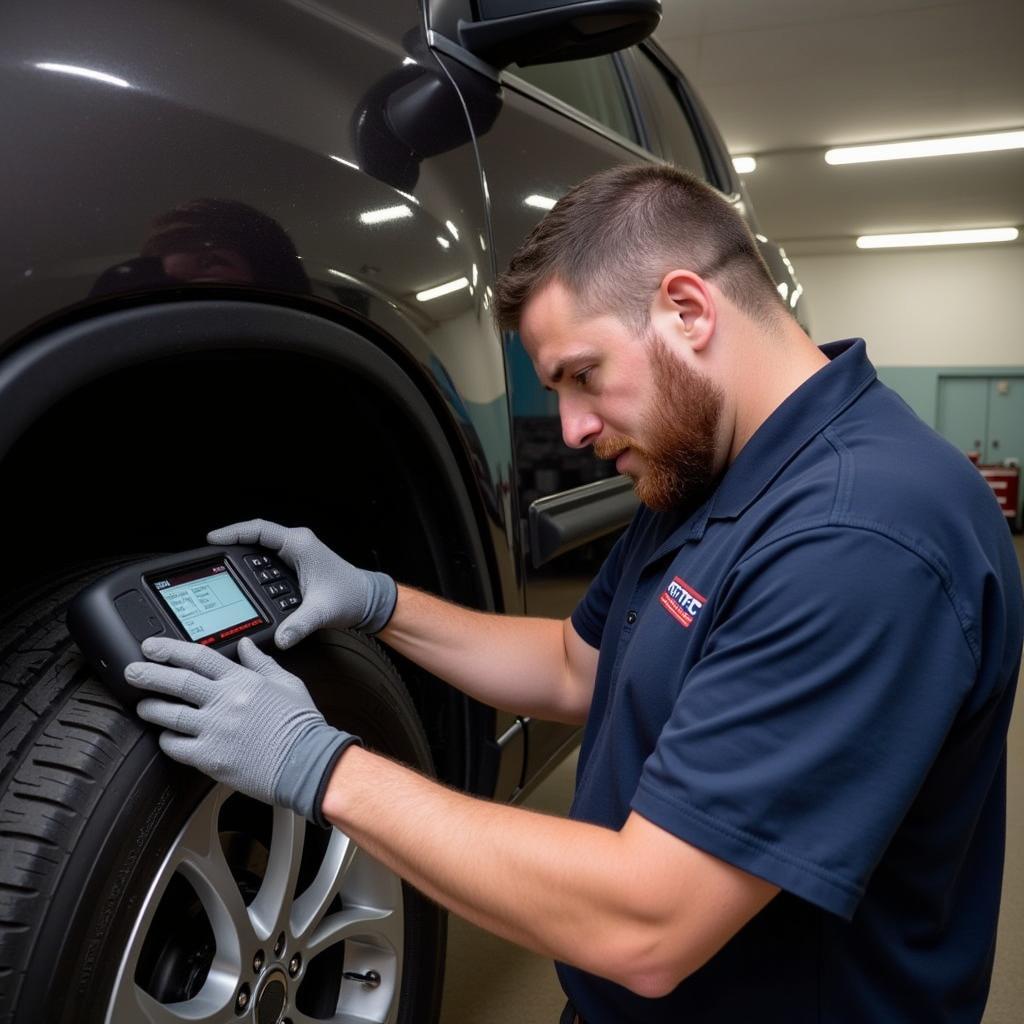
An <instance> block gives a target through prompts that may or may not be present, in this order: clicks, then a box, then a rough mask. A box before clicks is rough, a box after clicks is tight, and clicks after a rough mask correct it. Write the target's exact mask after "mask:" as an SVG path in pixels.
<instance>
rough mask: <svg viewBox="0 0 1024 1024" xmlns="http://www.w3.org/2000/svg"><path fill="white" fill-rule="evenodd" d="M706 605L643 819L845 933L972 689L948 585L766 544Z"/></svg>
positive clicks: (911, 561) (899, 548) (927, 571)
mask: <svg viewBox="0 0 1024 1024" xmlns="http://www.w3.org/2000/svg"><path fill="white" fill-rule="evenodd" d="M712 600H713V602H714V604H713V614H714V619H713V622H712V625H711V628H710V630H709V633H708V636H707V638H706V641H705V645H704V649H703V651H702V656H701V659H700V660H699V662H698V663H697V664H696V665H695V666H694V668H693V669H692V670H691V671H690V672H689V673H688V674H687V675H686V677H685V679H684V680H683V682H682V686H681V688H680V690H679V695H678V697H677V699H676V703H675V705H674V707H673V711H672V714H671V716H670V718H669V720H668V721H667V722H666V724H665V726H664V728H663V730H662V732H661V734H660V736H659V738H658V741H657V744H656V746H655V749H654V751H653V752H652V754H651V755H650V757H649V758H648V759H647V761H646V762H645V764H644V768H643V772H642V774H641V778H640V782H639V785H638V788H637V791H636V793H635V795H634V797H633V800H632V807H633V809H634V810H635V811H637V813H639V814H641V815H642V816H643V817H645V818H647V819H648V820H650V821H652V822H654V823H655V824H657V825H658V826H660V827H661V828H664V829H666V830H667V831H669V832H671V833H673V834H675V835H677V836H679V837H680V838H681V839H684V840H686V841H687V842H690V843H692V844H693V845H695V846H698V847H700V848H702V849H704V850H706V851H707V852H709V853H712V854H713V855H715V856H717V857H719V858H721V859H723V860H726V861H728V862H729V863H731V864H734V865H736V866H737V867H740V868H742V869H744V870H746V871H748V872H750V873H751V874H754V875H757V876H759V877H761V878H764V879H766V880H768V881H771V882H773V883H774V884H776V885H778V886H779V887H780V888H782V889H785V890H787V891H789V892H792V893H793V894H795V895H797V896H799V897H801V898H803V899H806V900H808V901H810V902H812V903H815V904H817V905H819V906H821V907H824V908H825V909H827V910H830V911H832V912H834V913H837V914H840V915H842V916H844V917H846V918H849V917H851V916H852V915H853V912H854V910H855V908H856V905H857V903H858V901H859V900H860V897H861V896H862V894H863V892H864V889H865V887H866V885H867V881H868V879H869V877H870V875H871V872H872V870H873V868H874V867H875V865H876V864H877V862H878V861H879V859H880V858H881V856H882V854H883V852H884V851H885V848H886V846H887V845H888V843H889V841H890V839H891V838H892V836H893V834H894V832H895V831H896V829H897V827H898V826H899V824H900V822H901V820H902V819H903V817H904V816H905V814H906V813H907V810H908V808H909V807H910V805H911V803H912V802H913V800H914V797H915V795H916V793H917V792H918V789H919V788H920V786H921V784H922V782H923V781H924V779H925V777H926V775H927V773H928V771H929V768H930V766H931V765H932V763H933V761H934V760H935V757H936V755H937V754H938V751H939V749H940V747H941V745H942V743H943V740H944V738H945V736H946V734H947V732H948V731H949V729H950V726H951V725H952V722H953V720H954V718H955V716H956V714H957V711H958V709H959V707H960V705H961V703H962V702H963V700H964V698H965V696H966V694H967V693H968V692H969V690H970V687H971V684H972V682H973V680H974V678H975V674H976V667H975V662H974V659H973V656H972V653H971V650H970V647H969V646H968V643H967V641H966V639H965V636H964V633H963V630H962V628H961V623H960V619H959V618H958V615H957V613H956V610H955V608H954V605H953V603H952V601H951V598H950V592H949V589H948V584H947V582H946V581H944V579H943V578H942V577H941V576H940V574H939V573H938V572H937V571H936V570H935V569H934V568H933V567H932V566H931V565H929V564H928V563H926V562H925V561H924V560H923V559H922V558H921V557H920V556H919V555H918V554H917V553H915V552H914V551H912V550H910V549H909V548H907V547H905V546H903V545H902V544H900V543H898V542H896V541H894V540H891V539H889V538H888V537H886V536H883V535H882V534H880V533H877V532H874V531H871V530H861V529H856V528H851V527H842V528H840V527H828V528H820V529H814V530H807V531H804V532H800V533H797V534H794V535H790V536H788V537H785V538H782V539H780V540H777V541H775V542H773V543H770V544H767V545H765V546H764V547H762V548H761V549H759V550H758V551H756V552H755V553H753V554H752V555H750V556H748V557H747V558H746V559H745V560H744V561H743V562H741V563H740V564H739V565H738V566H737V567H736V568H735V569H734V570H733V571H732V572H731V573H730V574H729V575H728V577H727V578H726V580H725V582H724V583H723V586H722V588H721V590H720V591H719V593H718V594H717V595H714V596H713V597H712ZM709 610H712V609H709Z"/></svg>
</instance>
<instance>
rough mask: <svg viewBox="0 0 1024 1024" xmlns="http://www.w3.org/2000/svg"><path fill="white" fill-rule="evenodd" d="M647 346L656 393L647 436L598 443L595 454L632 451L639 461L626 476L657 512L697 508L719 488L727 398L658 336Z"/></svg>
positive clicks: (647, 415)
mask: <svg viewBox="0 0 1024 1024" xmlns="http://www.w3.org/2000/svg"><path fill="white" fill-rule="evenodd" d="M645 343H646V344H647V345H648V346H649V350H650V358H651V368H652V370H653V374H654V381H655V391H654V393H653V394H652V395H651V399H650V401H649V403H648V406H647V408H646V409H645V410H644V413H643V416H642V419H641V421H640V423H641V426H640V430H641V433H640V434H639V436H638V437H635V438H634V437H627V436H625V435H617V436H612V437H607V438H604V439H602V440H601V441H598V442H595V444H594V454H595V455H597V457H598V458H601V459H608V458H614V457H615V456H617V455H618V454H619V453H620V452H622V451H623V450H624V449H626V448H630V449H632V451H633V453H635V455H636V456H637V457H638V458H631V460H630V461H631V462H632V463H633V464H634V466H633V468H632V469H626V470H625V472H626V473H627V475H628V476H630V477H631V478H632V480H633V486H634V490H635V491H636V495H637V497H638V498H639V499H640V501H641V502H643V504H645V505H646V506H647V507H648V508H651V509H653V510H654V511H656V512H668V511H671V510H673V509H675V510H679V509H684V510H685V509H694V508H696V507H697V506H698V505H700V504H701V503H702V502H703V501H704V500H705V499H706V498H707V496H708V495H709V494H710V493H711V490H712V489H713V487H714V484H715V480H716V473H715V468H714V463H715V441H716V437H717V431H718V424H719V420H720V418H721V415H722V405H723V400H724V395H723V393H722V391H721V389H720V388H719V387H718V386H717V385H715V384H714V383H713V382H712V381H711V380H709V379H708V378H707V377H705V376H704V375H703V374H701V373H698V372H697V371H696V370H692V369H690V367H688V366H687V365H686V364H685V363H683V362H682V361H681V360H679V359H676V358H675V357H674V356H673V355H672V353H671V352H670V351H669V349H668V346H666V345H665V343H664V342H663V341H662V340H661V339H660V338H658V337H657V336H656V335H654V334H653V333H652V334H651V335H650V336H649V337H648V338H647V339H646V342H645ZM636 463H639V464H640V465H639V468H637V466H636Z"/></svg>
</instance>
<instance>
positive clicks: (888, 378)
mask: <svg viewBox="0 0 1024 1024" xmlns="http://www.w3.org/2000/svg"><path fill="white" fill-rule="evenodd" d="M792 259H793V263H794V265H795V266H796V273H797V277H798V279H799V280H800V283H801V284H802V285H803V286H804V290H805V292H806V294H807V297H808V302H809V306H810V314H811V325H812V327H813V329H814V337H815V340H816V341H817V342H818V343H819V344H820V343H823V342H826V341H831V340H835V339H838V338H849V337H862V338H864V339H865V340H866V341H867V346H868V355H869V356H870V357H871V360H872V362H873V363H874V364H875V366H877V367H878V370H879V376H880V377H881V378H882V380H884V381H885V383H886V384H888V385H889V386H890V387H893V388H895V390H897V391H898V392H899V393H900V394H901V395H902V396H903V398H904V399H905V400H906V401H907V402H908V403H909V404H910V405H911V406H912V407H913V408H914V409H915V411H916V412H917V413H918V415H920V416H921V417H922V418H923V419H924V420H926V421H927V422H928V423H930V424H931V425H932V426H935V417H936V406H937V396H938V378H939V375H940V374H947V375H948V374H950V373H953V372H955V373H957V374H959V375H962V376H971V375H979V376H993V377H999V376H1008V375H1014V374H1017V375H1019V374H1022V373H1024V245H1003V246H996V245H994V246H971V247H960V248H957V247H953V248H948V249H941V250H938V249H937V250H934V251H927V250H917V251H903V252H885V253H868V252H857V253H850V254H844V255H832V256H825V255H817V256H812V255H807V256H799V255H798V256H793V257H792Z"/></svg>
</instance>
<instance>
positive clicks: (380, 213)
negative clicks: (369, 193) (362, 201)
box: [359, 203, 412, 224]
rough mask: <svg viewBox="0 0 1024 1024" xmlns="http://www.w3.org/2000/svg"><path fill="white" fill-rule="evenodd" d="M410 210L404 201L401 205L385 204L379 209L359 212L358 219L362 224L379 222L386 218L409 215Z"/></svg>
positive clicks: (398, 217)
mask: <svg viewBox="0 0 1024 1024" xmlns="http://www.w3.org/2000/svg"><path fill="white" fill-rule="evenodd" d="M411 216H412V210H410V209H409V207H408V206H406V205H405V203H402V205H401V206H385V207H384V208H383V209H381V210H367V211H366V213H361V214H359V219H360V220H361V221H362V222H363V223H364V224H380V223H381V222H382V221H386V220H401V219H402V218H403V217H411Z"/></svg>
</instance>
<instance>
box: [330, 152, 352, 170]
mask: <svg viewBox="0 0 1024 1024" xmlns="http://www.w3.org/2000/svg"><path fill="white" fill-rule="evenodd" d="M327 155H328V156H329V157H330V158H331V159H332V160H337V161H338V163H339V164H344V165H345V166H346V167H351V168H352V170H353V171H358V170H359V164H354V163H352V161H351V160H345V159H344V158H343V157H340V156H334V155H333V154H331V153H328V154H327Z"/></svg>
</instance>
